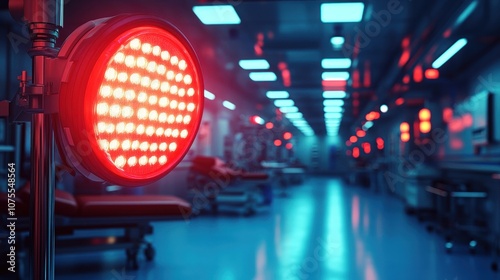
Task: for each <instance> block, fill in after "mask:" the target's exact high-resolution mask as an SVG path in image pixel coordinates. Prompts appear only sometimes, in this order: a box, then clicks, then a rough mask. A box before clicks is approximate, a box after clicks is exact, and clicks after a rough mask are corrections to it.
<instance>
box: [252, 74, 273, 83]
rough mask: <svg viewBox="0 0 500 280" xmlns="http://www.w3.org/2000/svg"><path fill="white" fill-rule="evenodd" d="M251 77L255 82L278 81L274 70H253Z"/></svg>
mask: <svg viewBox="0 0 500 280" xmlns="http://www.w3.org/2000/svg"><path fill="white" fill-rule="evenodd" d="M250 79H252V81H255V82H272V81H276V79H278V77H276V74H274V72H251V73H250Z"/></svg>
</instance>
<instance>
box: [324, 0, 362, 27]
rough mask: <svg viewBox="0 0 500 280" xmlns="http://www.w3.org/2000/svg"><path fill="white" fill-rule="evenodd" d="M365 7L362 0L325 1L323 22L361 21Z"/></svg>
mask: <svg viewBox="0 0 500 280" xmlns="http://www.w3.org/2000/svg"><path fill="white" fill-rule="evenodd" d="M364 8H365V5H364V4H363V3H360V2H354V3H324V4H321V22H323V23H328V22H360V21H361V19H363V10H364Z"/></svg>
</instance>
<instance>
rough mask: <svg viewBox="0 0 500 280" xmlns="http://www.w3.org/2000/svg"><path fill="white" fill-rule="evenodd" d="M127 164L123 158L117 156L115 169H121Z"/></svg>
mask: <svg viewBox="0 0 500 280" xmlns="http://www.w3.org/2000/svg"><path fill="white" fill-rule="evenodd" d="M126 163H127V159H125V157H124V156H119V157H117V158H116V160H115V165H116V167H118V168H123V167H124V166H125V164H126Z"/></svg>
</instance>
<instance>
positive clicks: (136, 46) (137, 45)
mask: <svg viewBox="0 0 500 280" xmlns="http://www.w3.org/2000/svg"><path fill="white" fill-rule="evenodd" d="M130 48H131V49H133V50H140V49H141V40H139V39H137V38H135V39H133V40H132V41H130Z"/></svg>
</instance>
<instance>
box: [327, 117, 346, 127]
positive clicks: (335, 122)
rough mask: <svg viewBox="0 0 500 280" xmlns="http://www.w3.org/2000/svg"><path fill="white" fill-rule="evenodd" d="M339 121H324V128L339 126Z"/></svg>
mask: <svg viewBox="0 0 500 280" xmlns="http://www.w3.org/2000/svg"><path fill="white" fill-rule="evenodd" d="M341 121H342V120H341V119H326V120H325V124H326V126H339V125H340V122H341Z"/></svg>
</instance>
